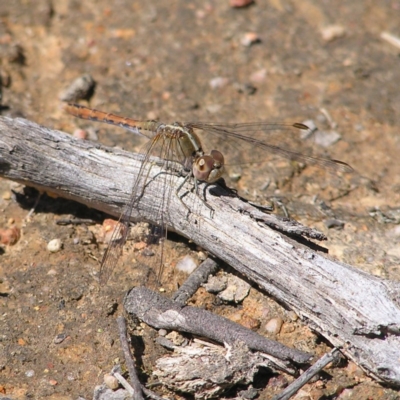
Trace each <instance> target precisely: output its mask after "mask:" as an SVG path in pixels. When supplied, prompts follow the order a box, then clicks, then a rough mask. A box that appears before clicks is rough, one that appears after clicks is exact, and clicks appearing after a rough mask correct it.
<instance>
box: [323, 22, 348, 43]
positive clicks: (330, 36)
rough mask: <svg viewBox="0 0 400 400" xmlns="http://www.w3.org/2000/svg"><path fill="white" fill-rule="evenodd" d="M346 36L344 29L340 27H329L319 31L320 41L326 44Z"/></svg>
mask: <svg viewBox="0 0 400 400" xmlns="http://www.w3.org/2000/svg"><path fill="white" fill-rule="evenodd" d="M345 34H346V29H345V28H344V27H343V26H340V25H329V26H326V27H325V28H323V29H321V35H322V39H323V40H325V41H326V42H331V41H332V40H335V39H338V38H341V37H343V36H344V35H345Z"/></svg>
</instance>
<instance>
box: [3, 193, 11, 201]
mask: <svg viewBox="0 0 400 400" xmlns="http://www.w3.org/2000/svg"><path fill="white" fill-rule="evenodd" d="M1 197H2V198H3V200H10V199H11V192H9V191H7V192H4V193H3V195H2V196H1Z"/></svg>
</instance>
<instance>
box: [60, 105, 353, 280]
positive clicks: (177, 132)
mask: <svg viewBox="0 0 400 400" xmlns="http://www.w3.org/2000/svg"><path fill="white" fill-rule="evenodd" d="M64 110H65V111H66V112H68V113H69V114H71V115H73V116H75V117H78V118H81V119H85V120H91V121H97V122H102V123H107V124H111V125H115V126H119V127H121V128H124V129H126V130H128V131H131V132H133V133H135V134H137V135H142V136H145V137H147V138H148V139H149V141H148V143H147V145H146V146H145V148H144V149H143V151H142V153H143V158H142V164H141V167H140V169H139V172H138V175H137V177H136V178H135V180H134V182H133V186H132V191H131V195H130V199H129V201H128V203H126V205H125V206H124V207H123V210H122V213H121V216H120V218H119V221H118V223H117V224H116V226H115V229H114V231H113V234H112V236H111V240H110V241H109V244H108V247H107V249H106V251H105V253H104V255H103V258H102V261H101V266H100V284H101V285H105V284H106V283H107V281H108V280H109V278H110V276H111V274H112V272H113V270H114V268H115V266H116V264H117V262H118V259H119V257H120V255H121V253H122V248H123V246H124V244H125V242H126V240H127V238H128V234H129V227H130V218H131V215H132V212H133V210H134V209H135V207H137V206H138V203H139V201H140V198H141V196H142V193H143V190H144V188H145V185H146V180H147V178H148V173H149V169H150V168H151V157H152V156H155V155H156V156H158V157H159V158H161V159H162V160H165V161H166V162H169V161H171V162H178V163H179V164H180V165H181V166H182V169H183V171H185V174H186V175H185V179H184V181H183V182H182V183H181V184H180V185H179V186H178V187H177V188H176V190H175V193H176V194H177V195H178V196H179V191H180V190H181V188H182V187H183V185H184V184H185V182H187V181H188V180H189V179H193V181H194V185H195V188H196V190H197V184H198V182H205V183H207V184H210V183H214V182H216V181H217V180H218V179H220V178H221V177H222V176H223V174H224V172H225V158H224V155H223V154H222V152H220V151H218V150H211V151H210V152H209V153H207V152H206V151H205V150H204V148H203V145H202V141H201V140H200V138H199V135H198V134H197V133H196V132H203V133H208V134H211V135H212V136H217V137H220V138H222V139H223V140H224V141H228V142H229V141H232V140H233V141H235V142H244V143H247V145H249V146H251V147H252V148H254V149H256V148H258V149H261V150H263V151H266V152H269V153H273V154H275V155H278V156H280V157H284V158H286V159H289V160H295V161H298V162H302V163H306V164H315V165H317V166H320V167H322V168H326V169H330V170H334V171H343V172H351V171H352V168H351V167H350V166H349V165H348V164H346V163H345V162H342V161H339V160H333V159H327V158H318V157H313V156H309V155H306V154H301V153H298V152H296V151H293V150H289V149H286V148H283V147H280V146H278V145H275V144H272V143H269V142H267V141H265V140H263V139H260V135H259V134H257V135H255V134H254V133H255V132H257V133H259V132H261V133H262V134H264V136H266V133H265V132H270V131H279V130H280V131H282V130H287V129H296V130H300V131H301V130H303V131H304V130H309V128H308V126H306V125H304V124H302V123H294V124H280V123H279V124H271V123H266V122H248V123H223V124H219V123H204V122H188V123H181V122H174V123H172V124H165V123H162V122H159V121H156V120H138V119H133V118H127V117H122V116H118V115H115V114H112V113H107V112H104V111H99V110H95V109H92V108H89V107H86V106H83V105H80V104H72V103H67V104H65V105H64ZM163 201H165V200H163ZM163 208H164V204H163V205H161V207H160V210H163ZM162 214H163V213H162V211H161V212H160V215H161V218H162ZM160 227H161V231H163V230H164V227H163V222H161V224H160ZM165 232H166V229H165ZM161 259H162V256H161ZM160 270H161V268H160ZM160 274H161V272H159V277H160ZM158 279H159V278H158Z"/></svg>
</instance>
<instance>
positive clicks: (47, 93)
mask: <svg viewBox="0 0 400 400" xmlns="http://www.w3.org/2000/svg"><path fill="white" fill-rule="evenodd" d="M112 3H113V4H112ZM0 16H1V19H0V78H1V108H0V111H1V114H2V115H3V116H10V117H24V118H28V119H30V120H33V121H35V122H38V123H40V124H43V125H45V126H47V127H51V128H55V129H60V130H63V131H66V132H70V133H71V134H72V133H74V132H75V134H82V132H80V131H77V129H84V130H85V131H84V133H83V134H87V135H88V137H89V138H92V139H93V138H96V140H98V141H99V142H101V143H103V144H106V145H110V146H115V145H117V146H120V147H123V148H125V149H129V150H137V149H138V148H139V146H140V143H139V142H138V141H137V140H136V138H134V137H133V136H132V135H131V134H126V132H125V131H123V130H122V129H117V128H113V127H109V126H106V125H102V124H96V123H91V122H87V121H82V120H77V119H74V118H73V117H71V116H69V115H67V114H65V113H64V112H63V111H62V110H61V108H60V100H59V99H60V96H61V95H62V93H63V91H64V90H65V89H66V88H67V87H68V86H69V85H70V84H71V82H73V80H75V79H76V78H78V77H80V76H82V75H84V74H90V75H91V76H92V77H93V79H94V80H95V82H96V88H95V91H94V94H93V96H92V97H91V99H90V101H89V102H86V103H84V104H86V105H90V106H91V107H94V108H98V109H102V110H105V111H109V112H114V113H118V114H121V115H125V116H130V117H135V118H142V119H147V118H151V119H160V120H162V121H166V122H168V121H175V120H178V121H197V120H199V121H209V122H249V121H258V120H264V121H265V120H266V121H271V122H275V121H292V122H296V121H299V122H303V121H307V120H312V121H314V122H315V123H316V124H317V125H318V127H319V128H320V130H321V131H322V132H323V135H322V136H323V138H324V140H325V142H324V146H321V145H318V142H317V143H313V145H312V147H313V151H314V152H316V154H317V155H322V156H325V157H331V158H333V159H339V160H342V161H344V162H346V163H349V164H350V165H352V166H353V168H354V169H355V170H356V171H357V172H358V173H357V174H355V175H353V176H350V177H348V176H344V175H342V174H340V173H335V171H333V172H332V171H324V170H322V171H321V170H320V169H315V168H305V169H293V166H291V165H289V164H287V163H284V162H282V161H279V160H278V161H276V160H277V159H276V158H274V157H272V158H268V157H267V155H265V154H261V155H260V154H258V153H257V152H253V151H252V150H251V148H250V149H249V148H248V147H246V146H245V145H243V147H240V152H241V158H240V161H241V162H242V161H245V162H246V161H247V162H250V161H254V159H256V160H257V161H260V160H264V161H265V162H263V163H261V164H257V167H254V166H251V167H250V168H247V167H246V166H245V165H243V164H241V165H242V166H240V165H239V164H240V163H239V162H238V160H232V159H231V160H229V148H228V149H227V150H226V151H225V154H226V157H227V160H228V161H227V163H228V164H231V169H229V168H228V174H227V182H228V184H229V185H230V186H232V187H235V188H237V189H238V190H239V191H240V193H241V194H242V195H243V196H245V197H248V198H251V199H252V200H256V201H257V202H259V203H268V202H270V201H271V200H279V201H278V203H282V204H284V205H285V206H286V209H287V210H288V211H289V213H290V215H291V216H292V217H294V218H296V219H298V220H300V221H301V222H302V223H304V224H306V225H309V226H313V227H315V228H317V229H320V230H322V231H323V232H324V233H325V234H326V235H327V236H328V237H329V242H328V244H327V247H328V248H329V252H330V254H331V255H333V256H335V257H336V258H337V259H338V260H340V261H343V262H346V263H349V264H351V265H354V266H356V267H358V268H360V269H363V270H364V271H367V272H369V273H371V274H375V275H378V276H380V277H382V278H387V279H392V280H398V279H399V277H400V274H399V271H400V270H399V267H400V246H399V240H400V229H399V223H400V208H399V200H400V163H399V162H398V154H399V151H400V135H399V128H400V92H399V90H398V82H400V68H399V54H400V48H399V47H396V46H395V44H393V43H390V42H388V41H387V40H384V39H383V38H382V37H381V35H382V33H383V32H386V33H389V34H392V35H395V36H396V35H397V36H400V31H399V21H400V2H399V1H394V0H393V1H385V2H373V1H340V2H334V7H332V2H319V1H313V0H305V1H301V2H293V1H285V0H270V1H265V2H263V1H258V2H256V3H255V4H253V5H250V6H249V7H246V8H240V9H235V8H233V7H231V6H230V4H229V1H227V0H226V1H220V2H212V1H210V2H203V1H191V2H188V1H184V0H181V1H169V2H164V3H162V4H161V2H157V1H154V0H148V1H146V2H132V1H127V0H118V1H115V2H109V1H104V0H97V1H94V0H88V1H85V2H83V1H76V0H69V1H68V0H58V1H54V2H50V1H45V0H39V1H35V2H25V1H22V0H19V1H18V0H16V1H13V2H4V1H3V2H1V3H0ZM331 138H334V139H332V140H331ZM336 139H337V140H336ZM204 140H205V142H206V143H208V141H209V140H210V141H212V138H206V139H204ZM279 140H280V141H281V143H282V144H283V145H285V143H286V142H289V145H290V143H292V145H293V146H294V147H295V150H296V151H304V152H305V151H307V150H308V147H309V144H306V141H305V140H303V141H299V140H296V138H290V137H281V138H280V139H279ZM314 142H315V141H314ZM210 146H211V144H210ZM215 146H219V147H218V148H219V149H221V150H223V149H224V143H223V141H222V142H221V141H219V142H218V141H217V142H215ZM0 193H1V196H0V208H1V214H0V218H1V224H2V229H7V228H9V226H10V225H13V224H14V225H16V226H17V227H18V228H19V229H21V238H20V239H19V241H18V242H17V243H16V244H15V245H14V246H9V245H7V243H6V242H7V241H6V240H5V239H4V234H5V232H4V230H2V231H1V232H2V238H3V247H2V252H1V255H0V281H1V286H0V294H1V295H0V307H1V313H0V396H8V397H10V398H12V399H25V398H34V399H42V398H46V399H77V398H78V397H79V396H82V398H86V399H89V398H91V397H92V395H93V389H94V387H95V385H98V384H100V383H101V382H102V380H103V374H104V373H105V372H108V371H109V370H110V369H111V368H112V366H113V365H114V364H116V363H118V362H121V361H122V353H121V350H120V347H119V341H118V334H117V330H116V326H115V317H116V315H117V314H119V313H120V312H121V305H120V304H121V299H122V297H123V295H124V293H125V292H126V290H128V289H129V288H130V287H131V286H132V285H133V284H134V283H135V282H133V280H134V279H133V278H132V277H133V276H135V275H134V273H133V272H132V268H133V269H135V268H136V270H137V269H140V267H132V266H131V265H129V264H128V263H127V262H126V261H127V260H126V259H124V260H121V265H120V266H118V267H117V268H116V271H115V274H114V277H113V278H112V279H111V281H110V282H109V284H108V285H107V287H106V288H105V289H104V290H103V291H102V292H101V293H99V291H98V285H97V281H96V279H95V276H96V273H97V271H98V268H99V263H98V259H101V255H102V253H103V251H104V245H102V244H98V243H97V241H96V238H97V235H98V234H99V231H100V230H101V224H102V222H103V219H104V218H105V217H106V216H104V215H101V214H100V213H98V212H96V211H94V210H88V209H86V208H85V207H83V206H80V205H78V204H76V203H71V202H67V201H65V200H62V199H52V198H49V197H47V196H45V195H44V196H42V197H41V198H40V199H39V201H37V199H38V194H37V193H35V192H34V191H32V190H24V188H22V187H21V186H20V185H17V184H15V183H13V182H9V181H5V180H1V181H0ZM32 207H35V208H34V212H33V214H31V215H30V216H28V211H29V210H30V209H31V208H32ZM324 207H325V210H326V209H327V208H328V209H329V210H330V214H329V215H327V213H326V212H323V209H324ZM277 212H282V208H280V209H279V207H278V211H277ZM332 215H334V217H335V218H336V219H338V220H340V221H342V222H343V223H344V226H343V228H342V229H329V228H328V226H327V224H326V223H325V222H326V220H327V219H328V217H329V218H331V216H332ZM62 218H88V219H92V220H93V225H91V226H89V227H88V226H86V225H71V224H69V225H58V224H57V223H56V221H57V220H59V219H62ZM52 239H60V240H61V242H62V243H63V247H62V249H61V250H60V251H58V252H56V253H50V252H49V251H48V250H47V244H48V242H49V241H50V240H52ZM166 250H167V252H166V257H167V259H168V261H169V263H170V264H171V265H172V267H173V265H174V264H176V262H177V261H178V260H180V259H181V258H183V257H184V256H185V255H190V256H192V257H193V259H194V260H195V261H196V262H199V260H200V259H201V252H200V250H201V249H198V248H196V246H195V245H194V244H191V243H188V241H187V240H186V239H183V238H181V237H178V236H171V237H170V240H168V243H167V244H166ZM175 275H176V279H177V280H178V281H179V280H180V281H182V280H183V279H184V277H182V276H180V275H179V274H175ZM176 285H177V283H176V281H174V282H170V285H169V289H171V290H173V288H174V287H176ZM255 302H256V303H257V302H258V303H257V304H262V305H263V307H264V310H267V311H265V313H264V315H267V317H265V318H264V319H263V318H261V317H260V318H259V319H258V320H257V321H256V322H258V323H259V324H256V325H257V326H258V325H259V326H260V328H259V329H260V332H261V333H263V334H267V333H266V330H265V325H266V323H267V322H268V320H270V319H272V318H276V317H279V318H282V320H283V321H284V323H283V327H282V328H281V330H280V331H279V332H276V333H275V334H269V335H270V336H271V337H273V338H275V339H277V340H280V341H283V342H287V343H290V342H291V341H292V340H293V338H296V337H299V335H301V337H302V339H303V340H305V341H307V342H308V343H309V349H310V350H311V351H313V352H314V353H316V354H323V353H324V352H326V351H328V350H329V344H327V343H324V342H323V341H321V339H320V338H318V337H317V336H315V335H314V334H313V333H312V332H311V331H310V330H309V329H308V328H307V327H305V326H303V325H302V324H301V322H300V321H293V319H291V318H290V314H288V311H285V310H284V309H282V308H281V307H280V306H278V305H277V304H276V303H274V302H273V301H272V300H271V299H268V298H267V297H265V296H264V295H261V294H260V293H257V292H256V291H255V290H252V291H251V295H250V296H249V298H248V299H246V300H245V303H244V304H242V305H239V306H235V305H232V304H225V305H219V306H217V305H216V304H215V302H214V298H213V296H211V295H210V294H208V293H206V292H205V291H204V290H200V291H199V293H198V294H197V295H196V296H195V298H194V299H193V300H192V302H191V304H195V305H200V306H203V307H207V308H209V309H212V310H213V311H215V312H218V313H220V314H222V315H225V316H228V317H231V318H232V319H235V320H237V319H240V318H242V317H246V312H248V313H250V312H251V311H249V310H252V307H253V306H254V304H255ZM104 304H106V306H105V308H104ZM105 310H109V311H110V310H111V311H110V312H108V313H107V312H106V311H105ZM259 314H262V313H259ZM238 315H239V317H238ZM258 317H259V315H258V314H257V318H258ZM150 334H151V333H150ZM60 335H61V336H60ZM152 335H153V336H155V335H156V334H155V333H154V332H153V333H152ZM60 338H63V339H64V340H61V341H60ZM146 343H147V344H148V345H147V347H146V351H145V353H144V356H143V364H144V367H143V368H144V370H146V372H151V368H152V365H154V359H155V358H156V356H157V354H158V353H159V352H160V351H161V350H160V348H159V346H158V345H154V344H153V342H152V340H151V337H150V338H149V339H147V342H146ZM290 379H291V378H290V377H276V376H275V377H272V376H270V375H268V373H267V372H263V373H260V376H259V378H258V380H257V381H256V382H255V384H254V386H255V387H256V388H257V389H258V390H259V398H263V399H269V398H271V397H272V396H273V395H274V394H276V393H278V392H279V391H280V390H282V387H283V386H284V385H285V382H287V380H289V381H290ZM150 380H151V379H150ZM156 390H158V391H159V392H160V393H163V390H165V388H164V389H163V388H157V389H156ZM169 395H170V396H171V397H172V396H175V397H176V398H184V395H183V394H180V395H179V396H178V395H176V394H173V393H169ZM234 396H235V392H232V393H231V394H230V395H227V397H228V398H229V397H234ZM302 396H303V397H301V396H299V397H297V398H302V399H303V398H304V399H306V398H307V399H328V398H332V399H333V398H337V399H349V398H354V399H394V398H397V393H396V392H395V391H394V390H391V389H389V388H385V387H383V386H380V385H379V384H377V383H375V382H374V381H373V380H371V379H370V378H369V377H367V376H366V375H364V373H363V372H362V371H361V370H359V369H358V368H357V367H356V366H355V365H354V364H352V363H351V362H343V363H342V364H340V365H339V366H335V367H331V368H329V369H327V371H326V374H325V376H324V377H323V378H321V379H319V380H316V381H315V382H313V383H310V384H308V385H307V386H305V387H304V388H303V392H302Z"/></svg>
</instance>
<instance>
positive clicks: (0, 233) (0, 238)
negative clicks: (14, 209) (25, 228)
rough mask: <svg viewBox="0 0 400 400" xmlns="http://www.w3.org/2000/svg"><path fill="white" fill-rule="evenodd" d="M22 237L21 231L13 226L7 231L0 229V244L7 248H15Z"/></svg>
mask: <svg viewBox="0 0 400 400" xmlns="http://www.w3.org/2000/svg"><path fill="white" fill-rule="evenodd" d="M20 237H21V229H19V228H17V227H16V226H12V227H11V228H7V229H0V243H1V244H4V245H5V246H13V245H14V244H16V243H17V242H18V240H19V239H20Z"/></svg>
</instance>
